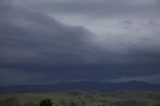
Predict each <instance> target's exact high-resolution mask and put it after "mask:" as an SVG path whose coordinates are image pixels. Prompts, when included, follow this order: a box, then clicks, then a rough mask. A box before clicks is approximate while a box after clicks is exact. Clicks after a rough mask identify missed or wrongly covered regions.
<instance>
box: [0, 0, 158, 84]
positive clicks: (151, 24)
mask: <svg viewBox="0 0 160 106" xmlns="http://www.w3.org/2000/svg"><path fill="white" fill-rule="evenodd" d="M47 1H48V2H45V3H47V4H43V3H44V1H43V3H42V4H39V3H38V4H34V2H35V3H37V2H38V1H36V0H33V1H26V0H24V2H22V1H20V0H1V1H0V17H1V18H0V51H1V52H0V85H5V83H7V85H10V84H12V85H13V84H30V82H32V84H37V83H39V82H40V83H43V84H47V83H48V82H49V83H55V82H58V81H71V80H72V81H74V80H81V79H82V80H99V81H103V80H108V79H111V78H115V79H116V78H119V77H121V76H124V77H131V78H132V77H137V76H143V75H146V76H147V75H154V74H160V71H159V69H160V66H159V64H160V61H159V60H160V55H159V53H160V51H159V48H160V47H159V45H160V44H159V39H160V38H159V33H160V32H159V30H157V28H158V27H159V26H160V24H159V23H158V21H156V20H155V19H154V18H153V19H151V20H150V21H147V22H146V23H143V22H141V23H139V22H137V21H136V20H124V21H122V22H121V23H120V24H116V25H117V26H118V27H122V28H123V30H125V31H129V29H130V30H133V29H134V28H135V29H137V28H139V29H140V30H142V32H138V31H137V30H134V31H133V33H132V31H129V33H128V32H127V33H126V32H125V33H124V34H125V35H124V34H123V33H120V34H118V35H114V34H112V33H111V35H107V37H108V36H111V39H108V38H107V37H106V38H105V37H102V39H103V40H102V42H100V43H101V44H99V43H97V42H98V39H97V36H98V35H96V34H94V33H92V32H90V31H89V30H87V29H85V28H83V27H82V26H70V25H66V24H63V23H61V22H59V21H57V20H55V19H54V18H51V17H49V16H48V15H49V14H47V13H46V14H45V13H43V12H40V11H39V10H37V9H36V8H40V7H41V6H42V5H43V6H42V7H45V6H44V5H46V6H47V7H48V5H51V6H52V7H53V10H54V11H56V12H58V13H59V12H60V11H61V12H62V13H64V12H66V11H67V13H76V12H78V14H79V13H80V14H83V13H84V14H85V13H87V12H88V13H90V14H92V15H94V14H95V13H96V15H97V14H102V13H106V14H108V15H110V14H114V15H116V14H121V13H125V14H128V13H129V14H130V12H131V14H133V12H132V10H131V9H129V10H128V9H127V8H130V7H129V6H130V5H133V3H129V2H131V1H126V0H124V1H123V2H120V1H116V2H115V0H113V1H109V0H107V1H104V0H101V1H97V0H94V1H92V2H90V0H87V1H83V2H82V1H79V0H77V1H74V0H71V1H69V2H66V1H65V0H61V1H59V0H57V1H50V0H47ZM147 1H149V0H147ZM41 2H42V1H41ZM137 2H138V1H137ZM26 3H28V5H27V4H26ZM30 3H31V4H30ZM32 3H33V4H32ZM137 4H139V2H138V3H137ZM137 4H135V5H137ZM113 5H114V6H113ZM142 5H145V6H144V8H147V4H143V3H141V4H139V6H138V7H137V8H135V6H133V8H134V9H133V11H135V12H137V11H138V10H139V9H140V8H141V6H142ZM154 5H155V4H154V3H153V4H151V7H152V6H154ZM30 6H31V7H30ZM35 6H40V7H35ZM115 6H116V7H115ZM82 7H84V8H82ZM151 7H149V8H151ZM154 8H156V7H154ZM59 9H62V10H59ZM112 9H115V10H113V11H111V10H112ZM51 10H52V9H51ZM86 10H87V11H86ZM95 10H97V11H95ZM141 10H143V8H141ZM45 11H48V9H47V10H45ZM145 11H147V10H145ZM153 11H154V10H153ZM155 12H156V11H155ZM109 13H110V14H109ZM153 14H154V13H153ZM102 15H103V14H102ZM126 27H127V28H126ZM148 29H150V30H148ZM123 30H122V31H121V32H123ZM153 32H154V33H153ZM146 33H147V34H146ZM149 34H152V36H151V35H149ZM9 77H11V79H10V80H7V78H9ZM31 80H32V81H31Z"/></svg>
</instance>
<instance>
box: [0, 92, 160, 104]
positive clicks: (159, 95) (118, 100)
mask: <svg viewBox="0 0 160 106" xmlns="http://www.w3.org/2000/svg"><path fill="white" fill-rule="evenodd" d="M47 98H50V99H51V100H52V101H53V103H54V104H53V106H160V92H142V91H141V92H140V91H139V92H138V91H137V92H131V91H127V92H98V91H94V92H81V91H78V92H53V93H14V94H0V106H39V103H40V101H41V100H44V99H47Z"/></svg>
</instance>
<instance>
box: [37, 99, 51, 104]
mask: <svg viewBox="0 0 160 106" xmlns="http://www.w3.org/2000/svg"><path fill="white" fill-rule="evenodd" d="M39 106H53V102H52V100H51V99H44V100H42V101H41V102H40V104H39Z"/></svg>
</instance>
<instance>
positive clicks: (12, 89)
mask: <svg viewBox="0 0 160 106" xmlns="http://www.w3.org/2000/svg"><path fill="white" fill-rule="evenodd" d="M75 90H100V91H126V90H131V91H132V90H133V91H139V90H140V91H141V90H142V91H143V90H144V91H145V90H146V91H160V84H151V83H146V82H141V81H129V82H117V83H111V82H96V81H77V82H62V83H58V84H52V85H14V86H7V87H0V93H16V92H52V91H75Z"/></svg>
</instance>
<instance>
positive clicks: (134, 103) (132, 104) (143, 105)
mask: <svg viewBox="0 0 160 106" xmlns="http://www.w3.org/2000/svg"><path fill="white" fill-rule="evenodd" d="M79 102H80V103H78V102H74V101H70V102H69V103H66V102H65V101H61V102H60V103H59V104H55V103H54V102H53V101H52V100H51V99H44V100H41V101H39V102H38V103H25V104H21V103H20V101H19V100H18V99H16V98H9V99H6V100H4V101H0V106H91V105H89V104H86V103H85V101H79ZM97 106H160V102H158V103H154V104H152V105H150V104H149V103H148V102H146V101H141V100H123V101H118V102H113V103H107V102H102V103H100V104H97Z"/></svg>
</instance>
